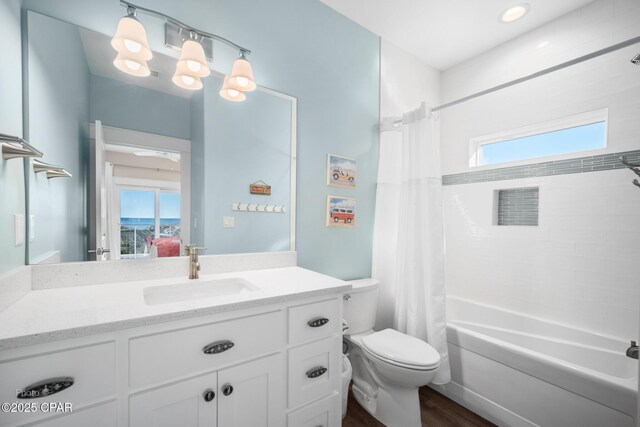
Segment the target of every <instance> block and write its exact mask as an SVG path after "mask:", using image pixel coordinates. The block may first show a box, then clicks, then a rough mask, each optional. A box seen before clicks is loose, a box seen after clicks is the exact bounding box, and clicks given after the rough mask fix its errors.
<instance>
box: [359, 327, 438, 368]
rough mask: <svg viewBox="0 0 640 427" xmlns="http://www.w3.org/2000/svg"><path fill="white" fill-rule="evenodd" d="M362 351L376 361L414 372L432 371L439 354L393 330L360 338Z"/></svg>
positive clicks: (422, 342) (416, 339)
mask: <svg viewBox="0 0 640 427" xmlns="http://www.w3.org/2000/svg"><path fill="white" fill-rule="evenodd" d="M362 344H363V348H364V350H365V351H366V352H367V353H368V354H370V355H371V356H372V357H375V358H376V359H379V360H382V361H383V362H387V363H389V364H392V365H395V366H400V367H404V368H408V369H415V370H421V371H425V370H434V369H437V368H438V367H439V366H440V354H439V353H438V352H437V351H436V350H435V349H434V348H433V347H431V346H430V345H429V344H427V343H426V342H424V341H422V340H420V339H418V338H415V337H412V336H409V335H406V334H403V333H401V332H398V331H396V330H393V329H385V330H382V331H380V332H374V333H373V334H370V335H367V336H365V337H363V338H362Z"/></svg>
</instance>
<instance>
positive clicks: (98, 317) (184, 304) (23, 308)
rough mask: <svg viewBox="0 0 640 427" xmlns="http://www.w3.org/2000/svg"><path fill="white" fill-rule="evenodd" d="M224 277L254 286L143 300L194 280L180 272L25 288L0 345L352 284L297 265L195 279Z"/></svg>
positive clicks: (3, 323) (6, 319) (3, 314)
mask: <svg viewBox="0 0 640 427" xmlns="http://www.w3.org/2000/svg"><path fill="white" fill-rule="evenodd" d="M224 278H242V279H245V280H247V281H249V282H250V283H252V284H254V285H256V286H257V287H258V288H259V289H258V290H256V291H254V292H249V293H242V294H236V295H229V296H217V297H211V298H202V299H197V300H188V301H180V302H171V303H167V304H158V305H147V304H146V303H145V300H144V294H143V290H144V288H147V287H150V286H161V285H174V284H177V283H196V282H197V281H195V280H192V281H190V280H188V279H187V278H186V277H185V278H170V279H160V280H147V281H134V282H122V283H109V284H101V285H86V286H75V287H62V288H57V289H45V290H34V291H30V292H29V293H28V294H26V295H25V296H24V297H22V298H21V299H19V300H18V301H17V302H15V303H14V304H12V305H11V306H9V307H8V308H6V309H5V310H3V311H0V350H6V349H9V348H16V347H23V346H27V345H33V344H41V343H45V342H51V341H58V340H62V339H69V338H76V337H80V336H86V335H93V334H98V333H104V332H110V331H115V330H119V329H125V328H133V327H138V326H145V325H150V324H154V323H160V322H167V321H171V320H179V319H186V318H193V317H199V316H206V315H210V314H215V313H221V312H226V311H231V310H237V309H243V308H251V307H259V306H262V305H266V304H274V303H280V302H286V301H290V300H295V299H299V298H305V297H313V296H320V295H323V294H329V293H335V292H344V291H346V290H348V289H350V288H351V285H350V284H349V283H347V282H345V281H342V280H339V279H335V278H332V277H329V276H325V275H323V274H320V273H315V272H313V271H310V270H305V269H303V268H300V267H285V268H273V269H267V270H253V271H245V272H234V273H225V274H208V275H201V276H200V279H199V280H201V281H206V280H216V279H224Z"/></svg>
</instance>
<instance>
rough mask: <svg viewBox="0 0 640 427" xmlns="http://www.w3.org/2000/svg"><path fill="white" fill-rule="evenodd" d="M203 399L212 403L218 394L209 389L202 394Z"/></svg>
mask: <svg viewBox="0 0 640 427" xmlns="http://www.w3.org/2000/svg"><path fill="white" fill-rule="evenodd" d="M202 397H204V401H205V402H211V401H212V400H213V399H214V398H215V397H216V393H215V392H214V391H213V390H211V389H210V388H208V389H206V390H205V391H204V393H202Z"/></svg>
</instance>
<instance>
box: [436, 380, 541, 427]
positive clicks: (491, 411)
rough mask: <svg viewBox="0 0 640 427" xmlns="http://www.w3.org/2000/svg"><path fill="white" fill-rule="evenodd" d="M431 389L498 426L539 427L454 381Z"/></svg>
mask: <svg viewBox="0 0 640 427" xmlns="http://www.w3.org/2000/svg"><path fill="white" fill-rule="evenodd" d="M429 387H431V388H432V389H434V390H436V391H437V392H439V393H442V394H444V395H445V396H447V397H448V398H449V399H451V400H453V401H454V402H456V403H458V404H460V405H462V406H464V407H465V408H467V409H469V410H470V411H473V412H475V413H476V414H478V415H480V416H481V417H482V418H484V419H486V420H488V421H491V422H492V423H494V424H496V425H498V426H505V427H539V426H538V425H537V424H534V423H532V422H531V421H529V420H527V419H525V418H522V417H521V416H520V415H518V414H515V413H513V412H511V411H509V410H508V409H507V408H504V407H502V406H500V405H498V404H497V403H495V402H493V401H491V400H489V399H487V398H485V397H483V396H481V395H479V394H478V393H476V392H474V391H471V390H469V389H467V388H464V387H463V386H461V385H460V384H458V383H455V382H453V381H452V382H450V383H448V384H446V385H435V384H430V385H429Z"/></svg>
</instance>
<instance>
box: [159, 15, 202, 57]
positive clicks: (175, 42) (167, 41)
mask: <svg viewBox="0 0 640 427" xmlns="http://www.w3.org/2000/svg"><path fill="white" fill-rule="evenodd" d="M190 36H191V35H190V32H189V30H188V29H186V28H184V27H179V26H177V25H175V24H174V23H172V22H165V24H164V45H165V46H166V47H170V48H172V49H175V50H181V49H182V45H183V44H184V42H186V41H187V40H189V39H190ZM198 41H199V42H200V44H201V45H202V49H203V50H204V56H205V57H206V58H207V60H208V61H213V41H212V40H211V39H209V38H206V37H204V38H200V39H199V40H198Z"/></svg>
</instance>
